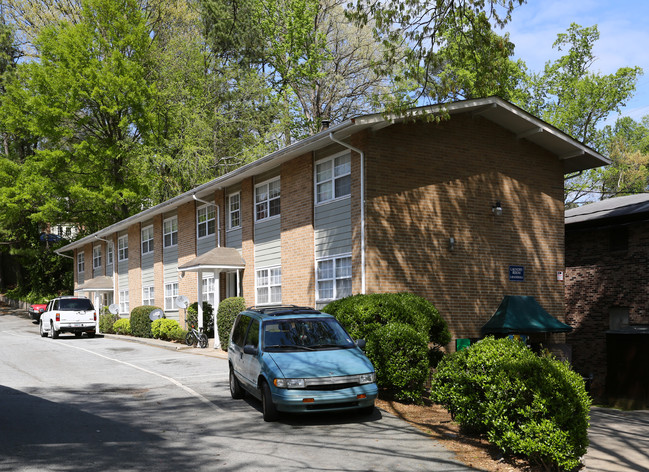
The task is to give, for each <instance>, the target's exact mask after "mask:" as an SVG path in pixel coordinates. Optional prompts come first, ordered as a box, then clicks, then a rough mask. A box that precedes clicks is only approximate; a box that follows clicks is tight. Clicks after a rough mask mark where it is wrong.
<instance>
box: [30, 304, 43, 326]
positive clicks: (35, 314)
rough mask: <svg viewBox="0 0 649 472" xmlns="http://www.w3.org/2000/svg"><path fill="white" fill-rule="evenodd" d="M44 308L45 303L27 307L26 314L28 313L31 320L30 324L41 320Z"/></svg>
mask: <svg viewBox="0 0 649 472" xmlns="http://www.w3.org/2000/svg"><path fill="white" fill-rule="evenodd" d="M46 308H47V303H33V304H31V305H29V308H28V309H27V313H29V317H30V318H31V319H32V322H34V323H38V322H39V321H40V320H41V315H42V314H43V312H44V311H45V309H46Z"/></svg>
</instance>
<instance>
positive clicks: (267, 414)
mask: <svg viewBox="0 0 649 472" xmlns="http://www.w3.org/2000/svg"><path fill="white" fill-rule="evenodd" d="M261 408H262V411H263V413H264V421H275V420H277V418H279V413H278V412H277V408H275V404H274V403H273V395H272V394H271V393H270V387H269V386H268V384H267V383H266V382H263V383H262V384H261Z"/></svg>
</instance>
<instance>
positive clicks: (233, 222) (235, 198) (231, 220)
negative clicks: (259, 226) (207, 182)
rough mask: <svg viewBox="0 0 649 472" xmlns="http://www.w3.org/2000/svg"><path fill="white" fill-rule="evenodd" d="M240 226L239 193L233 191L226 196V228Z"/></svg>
mask: <svg viewBox="0 0 649 472" xmlns="http://www.w3.org/2000/svg"><path fill="white" fill-rule="evenodd" d="M239 226H241V194H239V193H233V194H232V195H230V197H229V198H228V228H229V229H233V228H238V227H239Z"/></svg>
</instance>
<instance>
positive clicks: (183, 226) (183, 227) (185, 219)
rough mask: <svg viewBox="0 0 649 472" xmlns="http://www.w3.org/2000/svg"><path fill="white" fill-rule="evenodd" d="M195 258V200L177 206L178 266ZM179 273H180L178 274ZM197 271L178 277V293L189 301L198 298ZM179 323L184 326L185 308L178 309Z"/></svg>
mask: <svg viewBox="0 0 649 472" xmlns="http://www.w3.org/2000/svg"><path fill="white" fill-rule="evenodd" d="M195 258H196V202H193V201H192V202H188V203H185V204H184V205H181V206H180V207H178V266H181V265H183V264H185V263H187V262H189V261H191V260H192V259H195ZM179 275H180V274H179ZM197 280H198V273H197V272H185V275H183V277H182V278H180V277H179V279H178V294H179V295H185V296H186V297H188V298H189V300H190V303H191V302H194V301H196V300H197V299H198V282H197ZM178 315H179V317H180V325H181V326H184V322H185V320H184V316H185V310H178Z"/></svg>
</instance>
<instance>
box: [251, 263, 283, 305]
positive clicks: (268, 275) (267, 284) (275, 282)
mask: <svg viewBox="0 0 649 472" xmlns="http://www.w3.org/2000/svg"><path fill="white" fill-rule="evenodd" d="M255 286H256V288H257V304H258V305H268V304H276V303H282V268H281V267H269V268H266V269H259V270H258V271H257V273H256V277H255Z"/></svg>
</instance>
